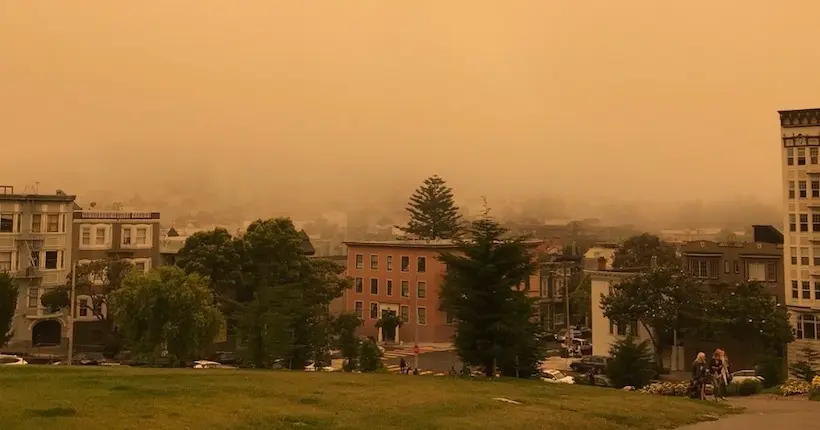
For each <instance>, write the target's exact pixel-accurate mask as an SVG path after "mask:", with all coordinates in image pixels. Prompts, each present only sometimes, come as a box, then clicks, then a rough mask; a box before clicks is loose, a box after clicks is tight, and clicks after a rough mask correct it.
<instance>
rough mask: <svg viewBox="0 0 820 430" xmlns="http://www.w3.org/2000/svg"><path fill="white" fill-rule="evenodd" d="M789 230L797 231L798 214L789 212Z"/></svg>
mask: <svg viewBox="0 0 820 430" xmlns="http://www.w3.org/2000/svg"><path fill="white" fill-rule="evenodd" d="M789 231H797V215H795V214H789Z"/></svg>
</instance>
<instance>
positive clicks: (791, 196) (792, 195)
mask: <svg viewBox="0 0 820 430" xmlns="http://www.w3.org/2000/svg"><path fill="white" fill-rule="evenodd" d="M794 191H795V190H794V181H789V199H794Z"/></svg>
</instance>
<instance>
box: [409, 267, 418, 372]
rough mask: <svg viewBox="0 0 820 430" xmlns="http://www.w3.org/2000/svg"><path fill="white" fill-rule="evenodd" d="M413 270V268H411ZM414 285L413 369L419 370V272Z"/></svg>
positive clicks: (415, 273)
mask: <svg viewBox="0 0 820 430" xmlns="http://www.w3.org/2000/svg"><path fill="white" fill-rule="evenodd" d="M410 269H411V270H412V269H413V268H412V267H411V268H410ZM416 269H418V257H416ZM413 273H414V275H413V283H414V284H415V288H414V289H413V290H414V291H413V295H414V299H413V303H415V305H414V307H415V308H416V309H415V311H414V312H413V313H414V314H415V315H416V323H415V324H414V325H413V369H414V370H418V369H419V275H418V272H413Z"/></svg>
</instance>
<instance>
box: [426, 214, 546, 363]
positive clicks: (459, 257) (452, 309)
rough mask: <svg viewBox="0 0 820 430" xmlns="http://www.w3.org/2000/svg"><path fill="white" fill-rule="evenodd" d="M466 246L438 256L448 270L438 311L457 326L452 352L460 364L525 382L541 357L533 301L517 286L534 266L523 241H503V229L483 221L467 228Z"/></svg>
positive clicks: (540, 343)
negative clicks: (519, 378) (452, 318)
mask: <svg viewBox="0 0 820 430" xmlns="http://www.w3.org/2000/svg"><path fill="white" fill-rule="evenodd" d="M466 233H467V236H468V237H469V240H459V241H458V252H457V253H448V252H445V253H442V254H441V256H440V257H439V259H440V260H441V261H442V262H443V263H445V264H446V265H447V274H446V275H445V278H444V282H443V285H442V288H441V291H440V293H439V294H440V299H441V309H442V310H444V311H445V312H447V313H449V314H450V315H452V316H453V317H454V318H455V319H456V320H457V321H458V322H459V323H458V326H457V327H456V332H455V336H454V339H453V340H454V346H455V348H456V351H457V352H458V355H459V356H460V357H461V360H462V361H463V362H464V363H465V364H467V365H471V366H480V367H482V368H483V370H484V373H485V374H486V375H487V376H495V373H496V368H497V367H498V368H500V369H501V371H502V373H505V374H507V375H516V374H518V375H523V376H527V377H529V376H530V375H531V374H532V372H533V371H534V370H535V369H537V368H538V363H540V361H541V360H542V359H543V357H544V351H543V342H542V336H541V334H542V333H541V327H540V325H539V324H538V322H537V321H535V319H534V318H533V306H534V301H533V300H532V299H530V298H529V297H528V296H527V292H526V291H524V290H523V289H522V288H521V286H522V285H523V284H524V282H525V280H526V279H527V278H528V277H529V276H530V274H532V273H533V271H534V270H535V268H536V266H535V264H534V261H533V258H532V256H531V254H530V252H529V250H528V248H527V245H526V243H525V240H524V238H520V237H519V238H505V237H506V233H507V231H506V229H504V228H502V227H501V226H500V225H499V224H498V223H497V222H496V221H494V220H493V219H491V218H489V216H487V215H486V214H485V216H484V217H483V218H481V219H479V220H477V221H474V222H472V223H470V224H469V227H468V228H467V231H466Z"/></svg>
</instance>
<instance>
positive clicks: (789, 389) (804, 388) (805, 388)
mask: <svg viewBox="0 0 820 430" xmlns="http://www.w3.org/2000/svg"><path fill="white" fill-rule="evenodd" d="M809 391H811V384H809V383H808V382H806V381H804V380H802V379H789V380H788V381H786V383H785V384H783V385H781V386H780V393H781V394H783V395H784V396H796V395H799V394H807V393H808V392H809Z"/></svg>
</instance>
